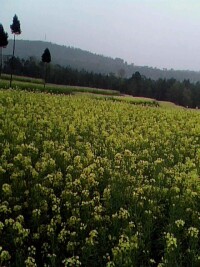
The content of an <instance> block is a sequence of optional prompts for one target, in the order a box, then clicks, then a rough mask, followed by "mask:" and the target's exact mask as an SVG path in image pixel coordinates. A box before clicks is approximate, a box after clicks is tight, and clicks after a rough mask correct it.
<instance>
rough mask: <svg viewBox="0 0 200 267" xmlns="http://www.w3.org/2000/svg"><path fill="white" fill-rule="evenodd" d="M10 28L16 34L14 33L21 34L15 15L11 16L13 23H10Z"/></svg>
mask: <svg viewBox="0 0 200 267" xmlns="http://www.w3.org/2000/svg"><path fill="white" fill-rule="evenodd" d="M10 29H11V32H12V33H13V34H16V35H19V34H21V28H20V21H19V19H18V17H17V15H14V17H13V23H12V24H11V25H10Z"/></svg>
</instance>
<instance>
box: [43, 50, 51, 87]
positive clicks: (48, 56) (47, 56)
mask: <svg viewBox="0 0 200 267" xmlns="http://www.w3.org/2000/svg"><path fill="white" fill-rule="evenodd" d="M42 62H43V63H44V88H45V85H46V78H47V64H48V63H50V62H51V53H50V51H49V49H48V48H46V49H45V50H44V53H43V54H42Z"/></svg>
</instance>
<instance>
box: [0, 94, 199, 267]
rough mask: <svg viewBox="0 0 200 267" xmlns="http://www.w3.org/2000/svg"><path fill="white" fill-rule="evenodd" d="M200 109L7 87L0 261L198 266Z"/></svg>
mask: <svg viewBox="0 0 200 267" xmlns="http://www.w3.org/2000/svg"><path fill="white" fill-rule="evenodd" d="M199 133H200V113H199V111H196V110H194V111H193V110H187V109H181V108H180V109H178V108H177V109H175V108H167V107H165V108H162V107H154V106H153V107H151V106H145V107H144V106H140V105H133V104H132V103H130V102H129V101H114V100H112V99H109V101H108V99H104V98H102V99H101V98H100V99H97V98H95V97H91V96H90V95H67V96H63V95H51V94H43V93H39V92H35V93H33V92H26V91H24V92H23V91H19V90H0V189H1V190H0V201H1V202H0V266H20V267H21V266H22V267H23V266H27V267H32V266H71V267H75V266H84V267H90V266H91V267H95V266H98V267H102V266H106V267H113V266H115V267H135V266H136V267H137V266H138V267H140V266H141V267H149V266H158V267H173V266H176V267H186V266H188V267H189V266H196V267H198V266H200V241H199V240H200V236H199V229H200V134H199Z"/></svg>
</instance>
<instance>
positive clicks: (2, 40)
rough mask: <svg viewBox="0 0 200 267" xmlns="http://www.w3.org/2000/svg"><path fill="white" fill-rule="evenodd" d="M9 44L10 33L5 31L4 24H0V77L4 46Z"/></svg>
mask: <svg viewBox="0 0 200 267" xmlns="http://www.w3.org/2000/svg"><path fill="white" fill-rule="evenodd" d="M7 45H8V34H7V32H5V31H4V28H3V25H2V24H0V48H1V62H0V77H1V73H2V67H3V48H4V47H6V46H7Z"/></svg>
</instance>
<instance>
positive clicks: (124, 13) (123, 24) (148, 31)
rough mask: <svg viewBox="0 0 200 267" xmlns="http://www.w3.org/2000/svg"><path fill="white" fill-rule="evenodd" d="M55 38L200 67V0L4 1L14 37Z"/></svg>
mask: <svg viewBox="0 0 200 267" xmlns="http://www.w3.org/2000/svg"><path fill="white" fill-rule="evenodd" d="M15 14H16V15H17V16H18V18H19V20H20V23H21V30H22V34H21V35H20V36H18V37H17V38H18V39H24V40H43V41H45V40H46V41H50V42H52V43H57V44H61V45H66V46H73V47H76V48H81V49H83V50H87V51H90V52H93V53H96V54H100V55H105V56H109V57H113V58H116V57H118V58H122V59H124V60H125V61H127V63H129V64H130V63H133V64H135V65H139V66H149V67H156V68H161V69H162V68H167V69H171V68H173V69H180V70H184V69H188V70H198V71H200V1H199V0H57V1H56V0H34V1H33V0H0V23H2V24H3V26H4V29H5V30H6V31H7V32H8V34H9V38H12V34H11V32H10V24H12V19H13V16H14V15H15Z"/></svg>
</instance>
